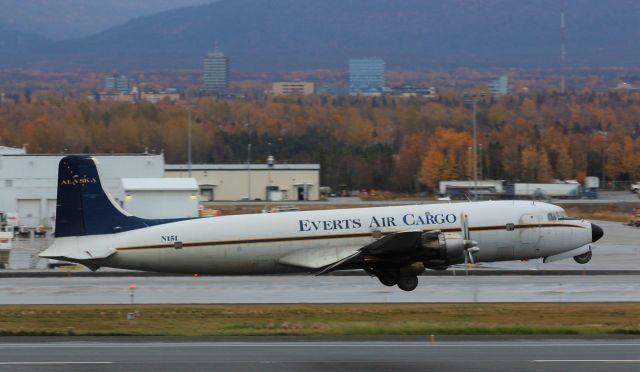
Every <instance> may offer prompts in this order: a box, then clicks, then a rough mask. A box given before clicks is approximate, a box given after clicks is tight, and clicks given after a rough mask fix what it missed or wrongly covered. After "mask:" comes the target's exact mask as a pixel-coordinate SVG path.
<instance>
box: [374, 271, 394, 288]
mask: <svg viewBox="0 0 640 372" xmlns="http://www.w3.org/2000/svg"><path fill="white" fill-rule="evenodd" d="M377 277H378V280H380V283H382V284H384V285H386V286H387V287H393V286H394V285H396V284H398V273H396V272H395V271H382V272H380V273H378V274H377Z"/></svg>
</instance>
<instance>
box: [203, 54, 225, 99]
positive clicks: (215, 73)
mask: <svg viewBox="0 0 640 372" xmlns="http://www.w3.org/2000/svg"><path fill="white" fill-rule="evenodd" d="M228 89H229V59H228V58H227V57H225V56H224V53H222V52H220V51H218V50H217V48H216V50H215V51H214V52H212V53H209V54H207V57H206V58H205V59H204V90H205V91H206V92H207V93H209V94H224V93H226V92H227V90H228Z"/></svg>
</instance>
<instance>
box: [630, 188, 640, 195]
mask: <svg viewBox="0 0 640 372" xmlns="http://www.w3.org/2000/svg"><path fill="white" fill-rule="evenodd" d="M638 191H640V189H633V190H631V192H632V193H634V194H637V193H638Z"/></svg>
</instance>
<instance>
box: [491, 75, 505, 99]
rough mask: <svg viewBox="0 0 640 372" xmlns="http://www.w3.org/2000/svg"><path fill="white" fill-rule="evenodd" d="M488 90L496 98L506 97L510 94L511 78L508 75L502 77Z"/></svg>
mask: <svg viewBox="0 0 640 372" xmlns="http://www.w3.org/2000/svg"><path fill="white" fill-rule="evenodd" d="M487 88H489V91H490V92H491V94H493V96H494V97H502V96H506V95H507V94H509V78H508V77H507V76H506V75H502V76H500V77H499V78H497V79H496V80H494V81H492V82H490V83H489V84H488V85H487Z"/></svg>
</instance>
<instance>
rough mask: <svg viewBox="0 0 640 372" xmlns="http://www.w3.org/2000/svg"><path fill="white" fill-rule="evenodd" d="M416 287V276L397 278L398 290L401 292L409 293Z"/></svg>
mask: <svg viewBox="0 0 640 372" xmlns="http://www.w3.org/2000/svg"><path fill="white" fill-rule="evenodd" d="M417 286H418V277H417V276H401V277H400V278H398V288H400V289H402V290H403V291H407V292H411V291H413V290H414V289H416V287H417Z"/></svg>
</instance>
